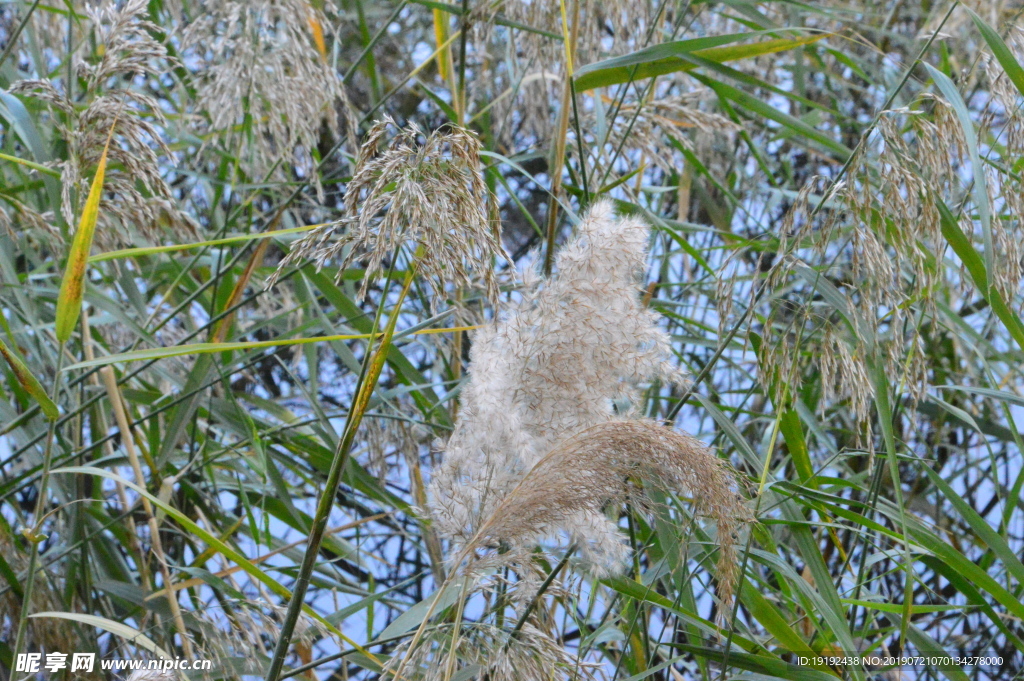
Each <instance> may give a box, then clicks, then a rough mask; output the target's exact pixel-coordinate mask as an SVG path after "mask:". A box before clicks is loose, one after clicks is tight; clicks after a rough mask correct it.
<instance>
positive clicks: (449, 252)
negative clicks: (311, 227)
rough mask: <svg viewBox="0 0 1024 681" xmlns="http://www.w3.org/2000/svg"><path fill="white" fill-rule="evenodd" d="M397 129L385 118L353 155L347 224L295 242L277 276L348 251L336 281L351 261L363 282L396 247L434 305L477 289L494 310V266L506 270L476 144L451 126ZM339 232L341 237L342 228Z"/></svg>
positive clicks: (362, 291) (362, 293) (321, 263)
mask: <svg viewBox="0 0 1024 681" xmlns="http://www.w3.org/2000/svg"><path fill="white" fill-rule="evenodd" d="M392 127H396V128H397V127H398V126H397V125H396V124H395V122H394V121H393V120H392V119H391V117H390V116H385V117H384V118H383V119H382V120H380V121H378V122H377V123H376V124H375V125H374V126H373V127H372V128H371V129H370V130H369V132H368V133H367V135H366V141H365V142H364V143H363V146H362V148H361V149H360V150H359V157H358V159H357V163H356V170H355V174H354V175H353V177H352V180H351V181H350V182H349V183H348V186H347V188H346V193H345V212H346V217H345V218H344V219H343V220H341V221H339V222H334V223H331V224H328V225H325V226H324V227H321V228H320V229H318V230H316V231H314V232H311V233H310V234H309V235H307V236H306V237H303V238H302V239H301V240H299V241H298V242H296V243H295V245H294V246H293V247H292V250H291V252H290V253H289V254H288V256H287V257H286V258H285V259H284V260H283V261H282V262H281V265H280V267H279V268H278V273H280V272H281V271H282V269H283V268H285V267H287V266H288V265H290V264H292V263H296V262H301V261H302V260H304V259H306V258H312V259H313V260H314V262H316V264H317V267H323V266H324V265H325V264H326V263H327V262H328V261H329V260H332V259H334V258H337V257H339V256H340V255H342V253H343V252H345V250H346V249H349V250H348V253H347V255H346V256H345V257H344V260H343V262H342V264H341V267H340V268H339V271H338V276H339V277H340V276H341V272H342V271H343V270H344V269H345V268H346V267H348V266H349V265H350V264H351V263H352V262H353V261H354V260H356V258H363V257H365V259H366V276H364V277H363V284H362V287H361V289H360V296H365V295H366V290H367V287H368V285H369V282H370V281H371V280H372V279H374V278H375V277H376V276H378V275H379V274H380V272H381V271H382V270H383V269H384V268H385V264H384V262H385V259H387V258H391V257H397V256H396V254H397V252H398V250H399V247H400V246H401V245H402V244H409V245H410V246H411V248H412V249H413V250H416V249H419V252H418V253H410V254H407V255H408V257H409V258H410V264H411V263H412V262H413V261H414V262H415V267H416V269H417V272H418V273H419V274H420V275H421V276H422V277H423V278H424V279H425V280H426V281H427V282H429V284H430V287H431V289H432V291H433V292H434V294H435V301H434V302H435V304H436V302H437V299H441V300H443V299H444V298H446V297H447V295H448V293H449V288H450V287H454V288H471V287H474V286H479V287H480V288H482V289H483V290H484V292H485V293H486V295H487V297H488V299H490V301H491V303H492V304H493V303H496V302H497V299H498V294H499V286H498V276H497V273H496V272H495V268H494V259H495V258H496V257H500V258H502V259H504V260H505V261H507V262H511V258H509V256H508V254H506V253H505V250H504V248H503V247H502V245H501V239H500V236H499V232H498V228H497V225H496V223H495V222H494V221H492V220H491V219H490V212H489V207H488V199H489V197H490V189H488V187H487V184H486V182H484V177H483V170H482V168H481V165H480V140H478V139H477V137H476V136H475V135H474V134H473V133H472V132H470V131H469V130H466V129H464V128H460V127H458V126H454V125H453V126H448V127H447V129H438V130H435V131H433V132H432V133H430V134H429V135H428V134H425V133H423V132H422V131H421V130H420V129H419V128H418V127H417V126H416V125H415V124H410V125H409V126H408V127H406V128H398V131H397V133H396V134H395V135H394V136H392V137H391V138H390V139H387V137H388V130H389V129H390V128H392ZM343 225H344V226H345V227H346V231H345V232H344V233H343V234H341V235H340V238H339V237H338V233H339V231H341V227H342V226H343Z"/></svg>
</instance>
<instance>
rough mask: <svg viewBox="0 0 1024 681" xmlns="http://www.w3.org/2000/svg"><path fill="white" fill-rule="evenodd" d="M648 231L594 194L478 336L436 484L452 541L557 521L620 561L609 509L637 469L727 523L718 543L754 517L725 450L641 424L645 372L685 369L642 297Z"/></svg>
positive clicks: (508, 538)
mask: <svg viewBox="0 0 1024 681" xmlns="http://www.w3.org/2000/svg"><path fill="white" fill-rule="evenodd" d="M647 240H648V230H647V227H646V226H645V225H644V224H643V223H641V222H640V221H638V220H635V219H629V218H627V219H616V218H615V216H614V213H613V209H612V205H611V204H610V203H609V202H600V203H598V204H596V205H595V206H594V207H592V208H591V210H590V212H589V213H588V215H587V217H586V218H585V219H584V220H583V222H582V224H581V225H580V227H579V233H578V235H577V237H576V238H575V239H574V240H573V241H572V242H571V243H569V244H568V245H566V246H565V247H563V248H562V249H561V251H560V252H559V254H558V256H557V259H556V268H557V274H556V275H555V276H553V277H552V278H550V279H548V280H547V281H545V282H543V283H542V284H541V283H535V284H533V285H532V286H531V287H529V288H528V289H527V291H526V292H525V293H524V295H523V298H522V300H521V301H520V302H518V303H517V304H514V305H512V306H511V307H510V309H509V311H508V312H507V313H506V314H505V316H504V317H503V318H501V319H499V320H498V321H497V322H496V323H494V324H493V325H491V326H490V327H489V328H487V329H484V330H482V331H480V332H478V334H477V336H476V339H475V342H474V347H473V354H472V363H471V367H470V372H469V373H470V380H469V382H468V384H467V385H466V386H465V387H464V389H463V399H462V403H461V404H462V409H461V412H460V416H459V420H458V422H457V424H456V427H455V432H454V434H453V435H452V437H451V439H450V440H449V442H448V444H447V447H446V456H445V459H444V461H443V463H442V466H441V468H440V469H439V470H438V471H437V473H436V474H435V476H434V479H433V481H432V484H431V498H432V500H433V502H432V503H433V512H434V515H435V518H436V519H437V523H438V528H439V531H440V532H441V533H442V534H443V535H445V536H447V537H448V538H450V539H452V540H453V541H454V542H455V543H456V544H457V545H463V546H468V547H469V548H473V547H474V545H475V544H478V543H479V542H480V541H483V542H484V543H485V544H494V542H504V543H506V544H509V545H515V544H519V545H524V544H525V543H527V542H529V541H536V540H539V539H541V538H543V537H545V536H548V535H550V534H551V533H552V532H553V531H554V530H556V529H557V530H562V531H564V532H566V533H567V534H569V536H570V537H571V538H572V539H573V541H575V542H577V544H578V545H579V547H580V549H581V553H582V555H583V557H584V559H585V560H586V561H587V562H589V563H590V564H591V565H593V567H594V568H595V569H596V571H598V572H608V571H612V570H616V569H618V568H619V567H620V566H621V564H622V562H623V560H624V558H625V556H626V551H627V547H626V545H625V543H624V541H623V538H622V535H621V533H620V532H619V531H618V528H617V526H616V524H615V523H614V522H612V521H610V520H608V519H607V518H605V516H604V515H603V514H602V512H601V510H602V508H603V507H604V506H605V504H607V503H608V502H610V501H615V500H617V499H621V498H622V494H623V479H624V477H625V476H627V475H632V474H637V475H645V474H651V475H652V476H654V477H655V478H657V479H659V480H661V481H662V482H663V483H665V484H667V485H668V486H669V487H671V488H677V487H680V488H686V489H687V490H689V491H690V492H691V493H692V494H693V496H694V497H695V498H699V499H701V502H700V504H698V506H699V507H700V508H701V510H704V511H708V512H709V513H710V514H711V515H713V516H714V517H715V518H716V520H717V521H718V522H719V524H720V529H722V530H724V532H720V541H721V542H722V543H723V544H726V543H728V542H729V541H731V538H730V537H729V535H731V532H732V529H733V527H734V525H731V524H730V523H733V522H738V520H737V519H738V518H741V517H745V515H746V513H745V511H744V510H743V507H742V505H740V503H739V502H738V501H737V500H736V497H735V495H734V494H733V492H732V491H731V489H730V484H731V478H730V476H729V475H728V473H726V472H725V469H724V468H723V467H721V465H720V464H717V463H715V462H717V461H718V460H717V458H716V457H714V456H713V455H712V454H711V453H710V452H709V451H708V450H707V449H706V448H704V447H703V446H700V445H699V444H698V443H697V441H696V440H693V439H691V438H688V437H686V436H683V435H679V434H676V433H673V432H672V431H671V430H669V429H668V428H659V427H657V426H655V425H654V424H653V422H651V421H646V420H636V416H635V412H636V409H635V404H636V403H637V402H638V395H637V389H636V386H637V385H638V384H639V383H640V382H641V381H644V380H649V379H657V378H660V379H663V380H666V381H670V382H674V381H678V380H679V379H680V376H679V373H678V371H677V370H676V369H675V368H674V366H673V365H672V363H671V362H670V361H669V357H670V356H671V351H670V346H669V340H668V336H667V334H666V333H665V332H664V331H662V330H660V329H659V328H658V327H657V315H656V314H655V313H654V312H653V311H651V310H648V309H647V308H645V307H644V306H642V305H641V304H640V300H639V296H638V295H637V294H638V287H637V274H638V272H639V270H640V269H641V267H642V266H643V264H644V263H645V261H646V255H647ZM560 476H561V477H560ZM701 504H709V505H706V506H701ZM497 516H501V517H497ZM510 523H511V524H510ZM514 553H515V552H509V553H508V554H504V555H508V556H509V557H510V558H509V559H511V557H512V556H513V555H514ZM731 555H732V554H731V553H729V550H728V549H726V550H724V551H723V556H731ZM723 560H724V558H723ZM727 574H731V573H728V571H726V575H727ZM726 581H728V580H726Z"/></svg>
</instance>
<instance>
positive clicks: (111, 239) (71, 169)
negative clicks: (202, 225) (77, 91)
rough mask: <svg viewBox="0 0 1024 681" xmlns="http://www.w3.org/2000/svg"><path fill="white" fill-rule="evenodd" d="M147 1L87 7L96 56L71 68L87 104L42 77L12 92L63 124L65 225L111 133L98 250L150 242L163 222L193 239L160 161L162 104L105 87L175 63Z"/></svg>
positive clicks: (163, 150)
mask: <svg viewBox="0 0 1024 681" xmlns="http://www.w3.org/2000/svg"><path fill="white" fill-rule="evenodd" d="M147 12H148V2H146V0H130V1H129V2H126V3H124V5H123V6H121V7H120V8H118V7H117V6H116V4H114V3H109V4H107V5H105V6H103V7H102V8H100V9H95V10H93V9H90V10H89V17H90V18H91V19H92V22H93V25H94V27H95V30H96V32H97V40H98V41H100V43H101V44H102V46H103V49H102V57H101V58H100V60H99V61H98V62H97V63H95V64H88V63H86V62H85V61H83V60H82V59H80V58H77V57H76V60H77V63H76V72H77V75H78V77H79V78H81V79H82V80H84V81H85V83H86V86H87V87H86V92H85V99H86V101H88V102H89V103H88V106H87V107H86V108H85V110H84V111H79V110H78V109H77V108H76V107H75V105H74V104H73V103H72V102H71V101H69V100H68V99H67V96H66V95H65V94H64V92H61V91H60V90H58V89H57V87H55V86H54V85H53V84H52V83H50V82H49V81H45V80H24V81H20V82H18V83H15V84H14V85H13V86H12V87H11V91H12V92H18V93H22V94H26V95H28V96H32V97H35V98H36V99H39V100H41V101H44V102H46V104H47V105H48V106H49V107H50V108H51V109H59V110H60V111H61V113H62V114H63V115H64V117H66V118H67V119H68V121H69V122H68V124H63V123H59V122H58V117H56V116H55V117H54V125H55V127H56V129H57V130H58V132H59V133H60V135H61V136H62V137H63V138H64V140H65V142H66V143H67V145H68V157H67V160H66V161H65V162H64V163H62V164H61V166H60V167H61V184H62V195H61V213H62V214H63V217H64V220H65V221H66V222H67V223H68V224H69V225H74V224H76V223H77V208H76V205H75V203H74V201H73V197H74V196H76V195H77V196H78V197H79V202H81V201H82V200H84V199H83V198H82V197H84V196H86V195H87V194H88V191H89V182H90V181H91V178H89V177H88V176H86V172H88V171H89V170H90V169H92V168H94V167H95V166H96V164H97V162H98V161H99V157H100V155H101V154H102V153H103V149H104V147H105V145H106V142H107V138H108V134H109V132H110V130H111V128H113V131H114V134H113V138H112V142H111V144H110V148H109V150H108V158H109V160H110V164H109V166H108V170H107V174H106V177H105V179H104V183H103V189H104V198H103V200H102V202H101V204H100V211H99V215H100V217H99V221H100V225H101V228H100V229H99V230H97V236H96V241H97V242H98V243H99V245H100V246H102V247H105V248H106V247H111V246H113V245H115V244H120V243H129V242H133V241H136V240H137V237H138V236H139V235H140V234H141V235H142V236H144V237H146V238H149V239H150V240H155V239H156V238H157V237H158V235H159V234H160V231H161V228H162V227H164V226H169V227H171V228H172V229H173V230H174V231H175V232H176V236H177V237H179V238H180V239H186V238H194V233H195V229H196V223H195V221H194V220H193V219H192V218H191V217H189V216H188V214H187V213H185V212H184V211H181V210H179V208H178V207H177V202H176V200H175V196H174V194H173V192H172V190H171V187H170V186H169V185H168V183H167V181H166V180H165V179H164V174H165V172H166V165H167V163H166V161H161V160H160V159H161V157H163V158H164V159H172V160H173V158H174V156H173V154H172V152H171V150H170V149H169V148H168V147H167V145H166V144H165V143H164V141H163V138H162V136H161V134H160V126H162V125H164V124H166V120H165V119H164V116H163V111H162V109H161V107H160V105H159V104H158V103H157V102H156V100H154V99H153V98H152V97H150V96H149V95H147V94H145V93H144V92H142V91H140V90H139V89H138V88H131V87H125V88H123V89H122V88H116V87H113V88H109V87H108V85H110V84H114V83H116V82H117V81H118V80H120V79H127V80H128V81H129V82H130V80H131V79H134V78H136V77H139V76H143V75H153V76H158V75H161V74H162V73H164V72H165V71H167V70H168V69H169V68H170V67H171V66H173V64H174V60H173V59H171V58H170V57H168V55H167V51H166V49H165V48H164V46H163V45H162V44H160V43H159V42H158V41H157V40H156V39H154V38H153V37H152V35H151V34H150V32H151V31H157V30H159V29H158V27H156V26H155V25H154V24H153V23H152V22H150V21H148V20H147V19H146V16H147Z"/></svg>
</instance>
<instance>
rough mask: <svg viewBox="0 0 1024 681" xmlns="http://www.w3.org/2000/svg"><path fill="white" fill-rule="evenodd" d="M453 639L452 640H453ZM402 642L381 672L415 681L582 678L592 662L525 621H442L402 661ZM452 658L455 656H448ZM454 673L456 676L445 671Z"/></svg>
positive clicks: (589, 673)
mask: <svg viewBox="0 0 1024 681" xmlns="http://www.w3.org/2000/svg"><path fill="white" fill-rule="evenodd" d="M453 639H455V640H454V642H453ZM406 650H407V644H403V645H401V646H399V647H398V649H397V650H396V653H395V654H394V655H393V656H392V657H391V660H390V661H389V662H388V664H387V665H385V671H390V672H392V673H397V672H398V671H399V669H398V668H399V666H401V675H402V676H401V678H411V679H416V680H417V681H443V680H447V679H449V678H459V679H465V680H466V681H485V680H487V681H586V680H589V679H595V678H597V676H596V675H595V674H596V672H597V666H596V665H595V664H593V663H587V662H583V661H581V660H579V659H577V657H576V656H575V655H573V654H572V653H571V652H570V651H569V650H567V649H566V647H565V646H563V645H562V644H561V643H559V642H558V641H557V640H556V639H555V638H553V637H552V636H551V635H550V634H549V633H548V632H546V631H544V630H542V629H540V628H538V627H537V626H536V625H535V624H534V623H532V622H528V623H527V624H525V625H524V626H523V628H522V629H521V630H520V631H519V632H518V633H517V635H516V636H510V632H509V631H508V630H505V629H502V628H500V627H495V626H493V625H490V624H485V623H482V622H462V623H460V625H459V626H458V627H456V626H455V625H452V624H449V623H444V624H439V625H437V626H435V627H433V628H432V629H431V632H430V633H429V634H428V635H427V636H425V637H424V638H423V639H422V640H421V641H419V643H418V645H417V646H416V649H415V650H414V651H413V652H412V654H411V655H410V656H409V658H408V660H407V661H406V660H405V658H406ZM452 658H454V659H452ZM451 671H455V672H458V673H457V675H456V676H455V677H452V676H450V675H449V674H450V672H451Z"/></svg>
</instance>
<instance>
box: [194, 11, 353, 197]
mask: <svg viewBox="0 0 1024 681" xmlns="http://www.w3.org/2000/svg"><path fill="white" fill-rule="evenodd" d="M325 24H326V22H325V20H324V17H323V16H322V14H321V13H320V12H319V11H318V10H317V9H315V8H314V7H313V3H310V2H308V0H258V1H254V2H248V1H247V2H204V3H203V11H202V12H201V13H200V14H199V18H198V19H197V20H196V21H195V22H193V23H192V24H191V25H190V26H189V27H188V28H187V29H186V31H185V33H184V39H183V48H184V51H185V54H186V55H187V56H188V57H189V59H190V60H195V63H196V65H197V66H198V68H199V83H198V87H197V92H196V94H197V98H198V104H199V107H200V108H201V109H202V110H204V111H206V112H207V114H208V116H209V118H210V127H211V129H212V130H213V131H215V132H217V133H219V134H220V135H222V136H225V137H226V139H227V143H228V144H233V143H234V142H235V141H239V140H237V138H236V136H235V135H236V133H235V132H234V131H235V130H236V129H237V126H242V125H243V123H244V124H246V125H248V126H251V130H250V131H246V132H244V140H242V143H244V144H245V145H246V146H247V147H248V149H249V151H248V152H246V153H241V154H239V158H240V159H241V160H242V167H243V169H244V170H245V172H247V173H248V174H249V176H250V177H252V178H253V179H256V180H263V179H264V176H266V175H267V174H268V173H269V174H271V175H272V176H276V177H280V178H282V179H285V180H288V179H292V178H291V177H290V176H289V174H288V173H286V172H285V169H291V168H293V167H294V168H296V169H297V170H298V171H299V172H300V173H301V174H303V175H306V176H309V177H310V179H311V180H312V182H313V184H314V186H315V187H316V188H317V189H318V190H319V188H320V187H319V184H318V183H319V178H318V175H317V173H316V172H314V171H315V168H314V163H313V157H312V155H311V151H312V150H314V149H315V148H316V144H317V140H318V139H319V136H320V127H321V124H326V125H327V126H328V128H329V129H330V130H331V131H332V132H333V133H335V134H337V132H338V113H337V108H336V104H340V105H341V107H342V108H343V109H344V111H345V117H346V119H347V120H348V125H349V128H350V130H349V131H348V136H349V138H350V139H351V137H352V130H351V128H352V126H353V125H354V117H353V113H352V108H351V104H350V103H349V100H348V96H347V94H346V92H345V88H344V86H343V84H342V83H341V79H340V78H339V77H338V75H337V74H336V73H335V72H334V70H333V69H332V68H331V66H330V64H329V63H328V61H327V59H326V56H327V55H326V53H324V52H322V50H324V49H325V48H324V47H323V43H322V41H323V36H322V27H323V26H324V25H325ZM314 27H315V30H313V29H314ZM190 63H191V62H190ZM243 127H246V126H243Z"/></svg>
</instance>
